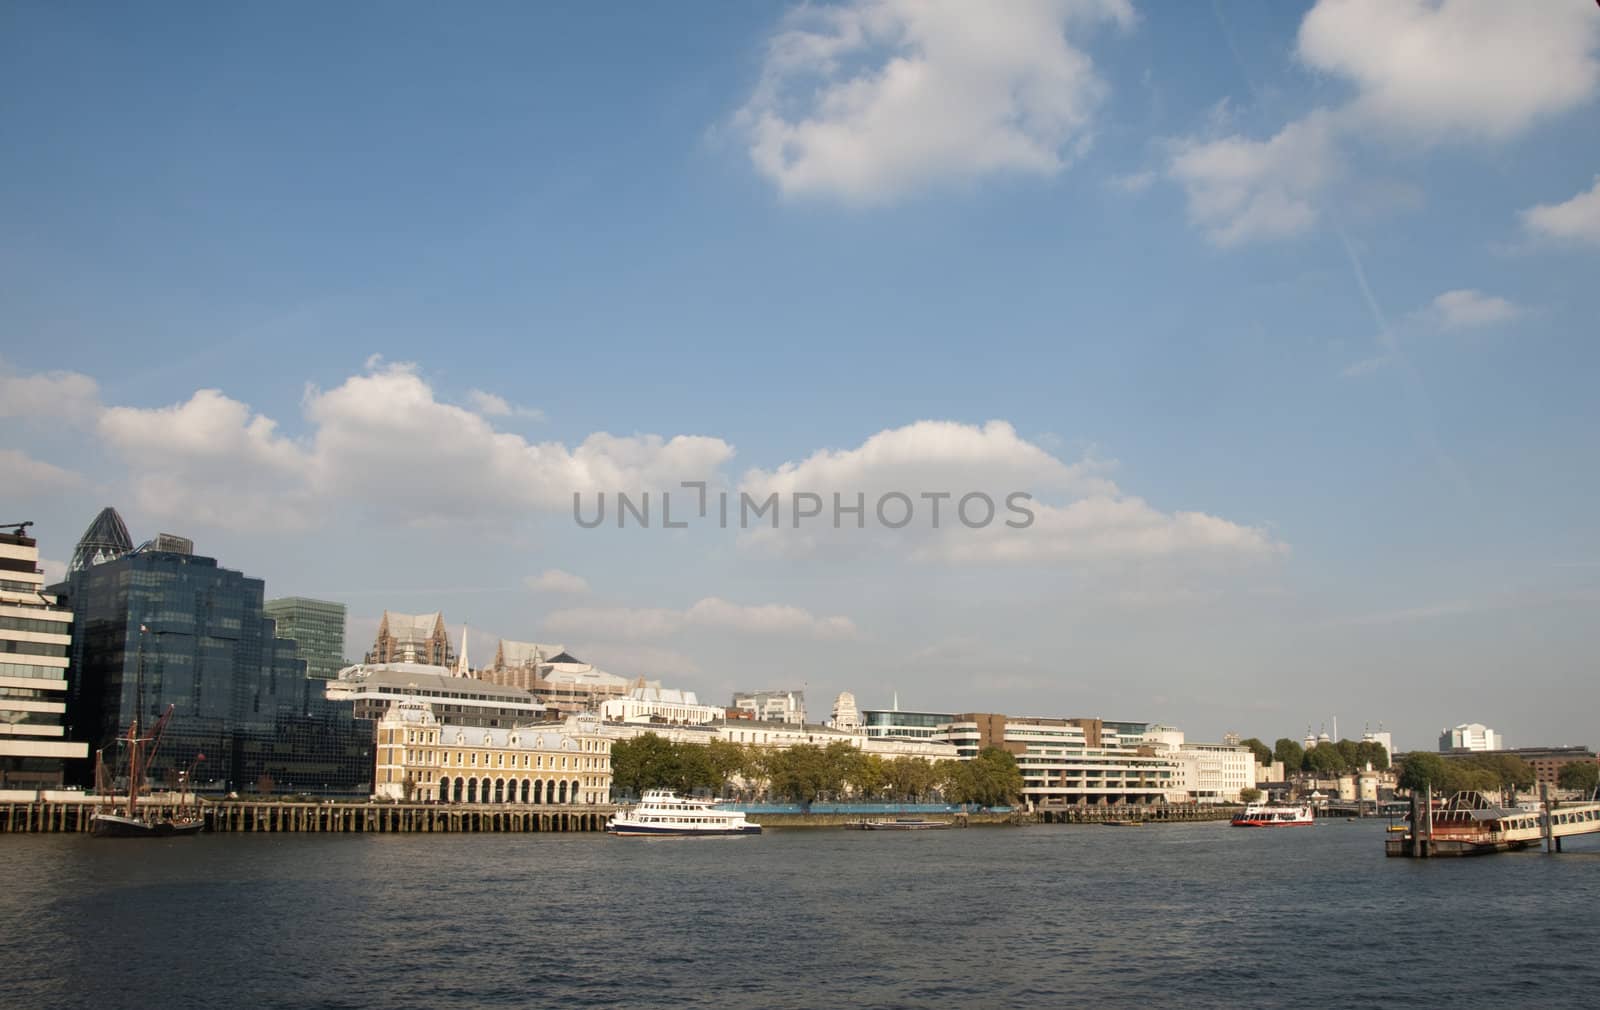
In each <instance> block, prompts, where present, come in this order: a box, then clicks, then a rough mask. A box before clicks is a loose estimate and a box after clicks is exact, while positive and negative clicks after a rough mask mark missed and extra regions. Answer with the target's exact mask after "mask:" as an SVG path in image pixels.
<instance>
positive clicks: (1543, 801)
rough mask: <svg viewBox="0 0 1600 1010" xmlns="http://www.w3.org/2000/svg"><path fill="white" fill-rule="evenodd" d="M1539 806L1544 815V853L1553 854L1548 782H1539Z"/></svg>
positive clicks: (1553, 831) (1554, 849) (1553, 834)
mask: <svg viewBox="0 0 1600 1010" xmlns="http://www.w3.org/2000/svg"><path fill="white" fill-rule="evenodd" d="M1539 806H1540V807H1542V808H1543V816H1544V854H1545V855H1547V856H1550V855H1554V854H1555V851H1556V842H1555V829H1554V825H1552V824H1551V821H1552V820H1553V818H1551V816H1550V783H1548V782H1541V783H1539Z"/></svg>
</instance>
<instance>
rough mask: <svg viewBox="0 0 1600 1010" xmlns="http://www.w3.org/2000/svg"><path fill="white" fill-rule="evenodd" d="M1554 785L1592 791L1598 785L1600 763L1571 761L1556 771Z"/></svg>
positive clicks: (1599, 783)
mask: <svg viewBox="0 0 1600 1010" xmlns="http://www.w3.org/2000/svg"><path fill="white" fill-rule="evenodd" d="M1556 785H1558V786H1560V787H1561V788H1563V789H1582V790H1583V791H1584V792H1586V793H1593V792H1594V790H1595V787H1596V786H1597V785H1600V765H1597V764H1595V763H1594V762H1593V761H1571V762H1568V763H1567V764H1564V765H1562V766H1561V770H1560V771H1558V772H1556Z"/></svg>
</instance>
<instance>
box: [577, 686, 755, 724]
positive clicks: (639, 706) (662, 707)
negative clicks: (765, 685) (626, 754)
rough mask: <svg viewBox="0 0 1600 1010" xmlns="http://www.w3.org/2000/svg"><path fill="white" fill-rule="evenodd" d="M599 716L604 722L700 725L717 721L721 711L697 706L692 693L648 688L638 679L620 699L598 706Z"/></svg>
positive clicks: (721, 714)
mask: <svg viewBox="0 0 1600 1010" xmlns="http://www.w3.org/2000/svg"><path fill="white" fill-rule="evenodd" d="M600 715H601V718H602V719H604V720H605V721H606V722H618V723H665V724H674V723H676V724H682V725H690V726H703V725H707V724H710V723H715V722H720V721H721V720H722V719H723V716H724V712H723V710H722V709H720V708H718V707H717V706H716V705H702V704H700V699H699V697H698V696H697V695H696V694H695V693H694V692H693V691H680V690H678V689H676V688H665V687H660V686H659V685H658V686H654V687H652V686H650V685H648V684H646V683H644V680H643V678H640V680H639V681H638V682H637V683H635V685H634V686H633V688H632V689H630V690H629V691H628V693H627V694H626V695H624V696H623V697H621V698H611V699H609V700H607V701H606V702H604V703H602V704H601V706H600Z"/></svg>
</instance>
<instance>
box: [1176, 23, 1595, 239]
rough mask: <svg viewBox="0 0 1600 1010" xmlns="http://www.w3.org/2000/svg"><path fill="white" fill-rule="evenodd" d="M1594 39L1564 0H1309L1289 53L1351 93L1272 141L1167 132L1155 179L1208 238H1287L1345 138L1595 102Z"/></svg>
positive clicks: (1426, 132) (1496, 120) (1513, 117)
mask: <svg viewBox="0 0 1600 1010" xmlns="http://www.w3.org/2000/svg"><path fill="white" fill-rule="evenodd" d="M1597 47H1600V17H1596V16H1595V11H1594V10H1593V9H1590V8H1589V7H1588V5H1586V4H1581V3H1576V2H1551V3H1528V4H1519V3H1505V2H1502V0H1443V2H1439V0H1319V2H1318V3H1317V4H1316V5H1315V6H1314V7H1313V8H1312V9H1311V10H1310V11H1308V12H1307V13H1306V16H1305V18H1304V19H1303V20H1302V21H1301V24H1300V32H1299V39H1298V53H1299V57H1300V59H1301V61H1302V62H1304V63H1305V64H1306V66H1308V67H1310V68H1311V69H1313V70H1316V71H1319V72H1323V73H1327V74H1331V75H1334V76H1337V77H1340V78H1342V79H1344V80H1346V81H1348V82H1350V83H1351V84H1352V85H1353V87H1354V94H1353V95H1352V96H1351V98H1350V99H1349V100H1348V101H1347V102H1346V103H1344V104H1342V105H1339V106H1328V107H1323V108H1317V109H1313V110H1312V111H1311V112H1310V113H1308V114H1307V115H1305V116H1304V117H1302V118H1301V119H1299V120H1297V121H1294V122H1291V123H1289V124H1288V125H1287V126H1285V127H1283V129H1282V130H1280V131H1279V132H1278V133H1277V135H1275V136H1274V137H1272V138H1271V139H1270V140H1264V141H1262V140H1254V139H1251V138H1248V137H1244V136H1242V135H1237V134H1230V135H1227V136H1222V137H1220V138H1213V139H1195V138H1191V139H1187V140H1181V141H1178V142H1177V143H1176V144H1175V145H1174V148H1173V151H1174V153H1173V156H1172V159H1171V161H1170V163H1169V164H1168V166H1167V175H1168V177H1169V178H1170V179H1172V180H1173V181H1174V182H1176V183H1178V184H1179V185H1181V186H1182V187H1183V188H1184V190H1185V192H1186V193H1187V195H1188V203H1189V218H1190V221H1191V222H1192V223H1193V224H1194V225H1196V226H1197V227H1199V228H1200V229H1201V230H1203V231H1204V232H1205V233H1206V234H1207V236H1208V237H1209V238H1210V239H1211V241H1212V242H1213V243H1215V244H1216V245H1219V246H1233V245H1238V244H1241V243H1244V242H1250V241H1262V240H1273V239H1283V238H1288V237H1291V236H1295V235H1299V234H1302V233H1304V232H1306V231H1307V230H1309V229H1310V228H1311V227H1312V226H1313V225H1314V224H1315V223H1316V221H1317V219H1318V217H1319V208H1318V200H1319V196H1321V195H1322V193H1323V191H1324V190H1325V189H1326V188H1327V187H1328V186H1329V185H1330V183H1332V182H1333V181H1334V179H1335V178H1336V177H1337V175H1338V169H1339V163H1340V156H1339V149H1340V147H1341V145H1343V144H1344V143H1346V142H1347V141H1348V140H1349V139H1351V138H1359V139H1369V138H1378V139H1381V140H1384V141H1387V142H1390V143H1392V144H1396V145H1400V146H1408V147H1416V146H1418V145H1430V144H1437V143H1447V142H1460V141H1470V142H1498V141H1505V140H1509V139H1511V138H1513V137H1515V136H1517V135H1519V134H1521V133H1523V132H1524V131H1526V130H1527V129H1529V128H1530V127H1532V126H1534V125H1535V124H1537V123H1539V122H1541V121H1544V120H1547V119H1551V118H1553V117H1555V116H1557V115H1560V114H1561V113H1565V112H1569V111H1571V110H1573V109H1575V108H1577V107H1578V106H1580V105H1582V104H1583V103H1585V102H1588V101H1590V100H1591V99H1593V97H1594V96H1595V93H1596V90H1597V87H1600V59H1597V53H1596V50H1597ZM1213 129H1216V126H1215V123H1214V124H1213ZM1540 209H1541V208H1535V211H1537V210H1540ZM1529 213H1530V214H1531V213H1533V212H1531V211H1530V212H1529ZM1557 217H1558V219H1559V217H1560V215H1557ZM1530 227H1535V226H1534V225H1532V224H1530ZM1597 227H1600V226H1597Z"/></svg>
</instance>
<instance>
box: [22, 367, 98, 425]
mask: <svg viewBox="0 0 1600 1010" xmlns="http://www.w3.org/2000/svg"><path fill="white" fill-rule="evenodd" d="M4 368H5V366H4V362H0V417H20V418H32V419H35V420H40V421H56V420H58V419H59V420H64V421H68V422H71V423H74V424H79V423H87V422H92V421H93V420H94V419H95V418H96V417H97V416H98V415H99V413H100V385H99V383H97V382H95V381H94V380H93V379H91V378H89V376H87V375H83V374H81V373H79V372H59V371H58V372H39V373H36V374H34V375H13V374H6V373H5V371H4Z"/></svg>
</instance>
